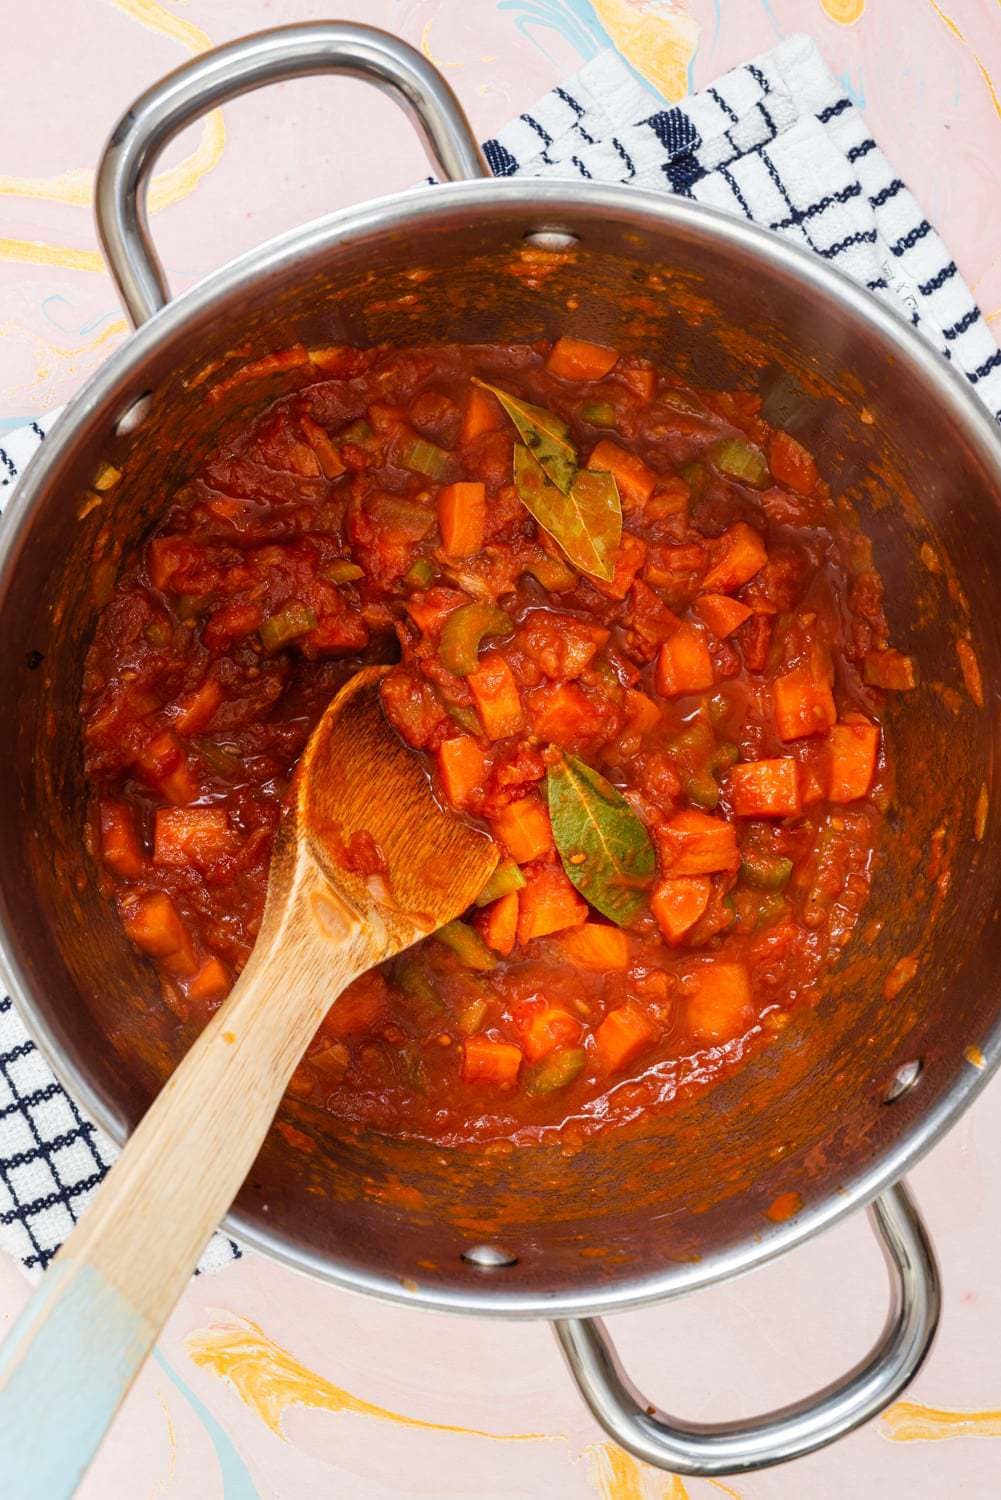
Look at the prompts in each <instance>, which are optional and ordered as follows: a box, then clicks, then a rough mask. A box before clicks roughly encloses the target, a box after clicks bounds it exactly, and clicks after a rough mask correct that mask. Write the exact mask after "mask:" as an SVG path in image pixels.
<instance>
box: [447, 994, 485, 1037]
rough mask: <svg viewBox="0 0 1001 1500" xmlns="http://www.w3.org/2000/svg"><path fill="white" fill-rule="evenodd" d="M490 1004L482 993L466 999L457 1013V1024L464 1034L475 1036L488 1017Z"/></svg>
mask: <svg viewBox="0 0 1001 1500" xmlns="http://www.w3.org/2000/svg"><path fill="white" fill-rule="evenodd" d="M488 1008H489V1007H488V1005H487V1002H486V1000H485V999H484V998H483V996H482V995H473V996H471V997H470V998H469V999H468V1000H464V1001H463V1002H462V1004H461V1005H460V1006H459V1009H458V1010H457V1011H456V1014H455V1024H456V1026H457V1027H458V1028H459V1030H460V1031H461V1032H462V1035H463V1036H475V1035H476V1033H477V1032H478V1031H479V1030H480V1029H481V1027H482V1026H483V1022H484V1021H485V1020H486V1018H487V1010H488Z"/></svg>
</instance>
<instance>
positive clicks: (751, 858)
mask: <svg viewBox="0 0 1001 1500" xmlns="http://www.w3.org/2000/svg"><path fill="white" fill-rule="evenodd" d="M791 875H792V860H791V859H785V858H784V857H783V856H782V855H779V854H759V853H757V852H756V851H755V850H753V849H745V850H744V853H743V856H742V858H741V861H740V876H741V879H742V880H744V881H746V883H747V884H748V885H751V886H753V887H754V888H755V890H758V891H780V890H781V889H782V887H783V886H786V885H788V884H789V878H790V876H791Z"/></svg>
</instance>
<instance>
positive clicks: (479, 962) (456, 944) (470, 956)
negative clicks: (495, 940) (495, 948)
mask: <svg viewBox="0 0 1001 1500" xmlns="http://www.w3.org/2000/svg"><path fill="white" fill-rule="evenodd" d="M435 937H436V938H437V939H438V941H439V943H444V944H445V947H446V948H451V950H452V952H453V953H454V954H455V955H456V957H457V958H458V959H459V961H460V962H461V963H462V964H463V965H464V966H465V967H466V968H467V969H479V970H481V971H483V972H486V970H488V969H495V968H496V967H497V959H496V958H495V957H494V955H493V954H492V953H491V951H490V949H489V948H488V947H487V945H486V943H485V942H484V941H483V939H482V938H481V937H480V934H479V933H478V932H477V931H476V930H475V928H473V927H469V926H468V925H467V924H466V923H465V922H449V923H448V925H447V926H446V927H439V929H438V931H437V932H436V933H435Z"/></svg>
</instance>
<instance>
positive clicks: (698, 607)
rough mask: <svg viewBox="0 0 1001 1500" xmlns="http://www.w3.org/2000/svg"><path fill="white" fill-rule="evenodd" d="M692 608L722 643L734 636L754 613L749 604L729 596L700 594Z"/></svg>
mask: <svg viewBox="0 0 1001 1500" xmlns="http://www.w3.org/2000/svg"><path fill="white" fill-rule="evenodd" d="M692 608H693V609H694V610H695V613H696V614H697V615H698V617H699V619H700V620H703V621H704V622H705V623H706V624H707V625H708V626H709V629H710V630H711V631H712V633H713V635H717V636H719V638H720V640H721V641H725V640H726V638H727V636H728V635H732V634H733V632H734V631H735V630H737V629H738V628H739V627H740V626H741V625H743V623H744V621H745V620H749V619H750V618H751V615H752V613H753V611H752V609H751V607H750V605H749V604H742V603H741V602H740V600H739V599H731V598H730V596H729V595H728V594H700V595H699V597H698V598H697V599H696V601H695V603H694V604H693V605H692Z"/></svg>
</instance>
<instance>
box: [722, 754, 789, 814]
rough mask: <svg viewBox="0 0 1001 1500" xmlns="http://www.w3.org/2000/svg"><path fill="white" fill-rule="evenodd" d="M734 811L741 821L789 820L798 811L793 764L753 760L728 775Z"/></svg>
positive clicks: (785, 761)
mask: <svg viewBox="0 0 1001 1500" xmlns="http://www.w3.org/2000/svg"><path fill="white" fill-rule="evenodd" d="M730 789H731V791H732V793H733V810H734V812H735V813H737V815H738V816H739V817H741V818H791V817H795V816H796V814H797V813H798V812H799V810H800V788H799V776H798V770H797V766H796V762H795V761H794V760H790V759H789V758H788V757H781V758H778V759H776V760H753V761H748V762H746V763H745V764H743V765H739V766H734V767H733V769H732V770H731V772H730Z"/></svg>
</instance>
